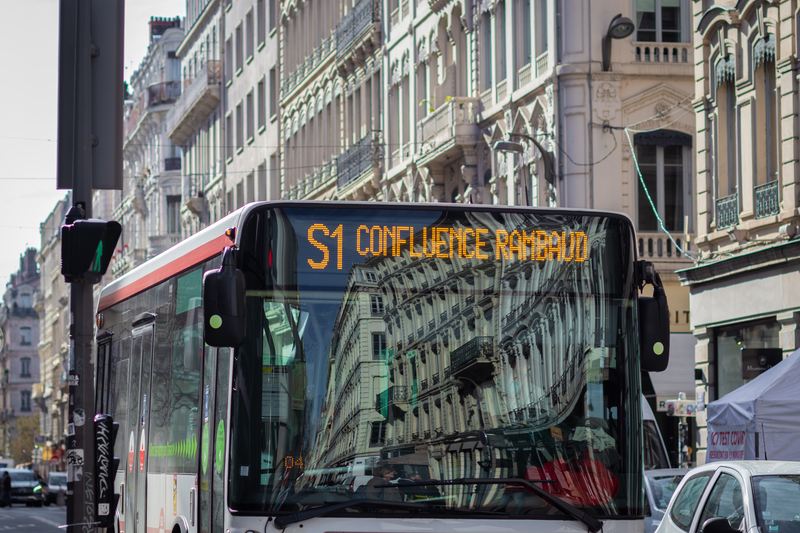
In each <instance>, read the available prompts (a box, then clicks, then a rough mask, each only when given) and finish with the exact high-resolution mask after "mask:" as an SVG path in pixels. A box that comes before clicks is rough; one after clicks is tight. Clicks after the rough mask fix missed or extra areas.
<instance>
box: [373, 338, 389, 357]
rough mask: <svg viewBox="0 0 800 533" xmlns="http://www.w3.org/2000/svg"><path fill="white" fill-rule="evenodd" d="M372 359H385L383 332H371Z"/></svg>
mask: <svg viewBox="0 0 800 533" xmlns="http://www.w3.org/2000/svg"><path fill="white" fill-rule="evenodd" d="M372 359H373V360H375V361H385V360H386V335H385V334H384V333H373V334H372Z"/></svg>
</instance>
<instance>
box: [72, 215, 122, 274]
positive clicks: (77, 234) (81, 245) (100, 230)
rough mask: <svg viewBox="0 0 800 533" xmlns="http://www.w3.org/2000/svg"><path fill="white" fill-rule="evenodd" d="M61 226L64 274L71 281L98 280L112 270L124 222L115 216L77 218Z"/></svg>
mask: <svg viewBox="0 0 800 533" xmlns="http://www.w3.org/2000/svg"><path fill="white" fill-rule="evenodd" d="M67 222H68V223H67V224H66V225H64V226H62V227H61V274H63V275H64V279H65V280H66V282H67V283H90V284H91V283H98V282H99V281H100V280H101V279H102V278H103V275H104V274H105V273H106V270H108V264H109V263H110V262H111V256H112V255H114V248H115V247H116V246H117V240H118V239H119V236H120V234H121V233H122V226H120V224H119V222H116V221H114V220H98V219H89V220H74V221H72V223H69V222H70V220H69V216H68V217H67Z"/></svg>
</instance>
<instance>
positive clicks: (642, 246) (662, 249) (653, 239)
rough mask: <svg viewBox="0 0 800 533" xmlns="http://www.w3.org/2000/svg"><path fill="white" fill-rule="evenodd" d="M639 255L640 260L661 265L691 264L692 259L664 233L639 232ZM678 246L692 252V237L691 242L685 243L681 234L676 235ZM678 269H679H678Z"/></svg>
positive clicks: (690, 236)
mask: <svg viewBox="0 0 800 533" xmlns="http://www.w3.org/2000/svg"><path fill="white" fill-rule="evenodd" d="M636 236H637V241H636V242H637V253H638V256H639V259H644V260H646V261H652V262H659V263H687V264H688V263H691V262H692V261H691V259H689V258H687V257H686V256H685V255H683V254H682V253H681V252H680V251H679V250H678V249H677V248H676V247H675V244H673V242H672V240H671V239H670V238H669V237H668V236H667V235H666V234H664V233H642V232H637V235H636ZM674 238H675V242H676V243H677V245H678V246H679V247H680V248H681V249H683V250H685V251H691V240H692V235H689V238H690V239H689V242H684V241H683V237H682V236H681V235H680V234H676V235H675V237H674ZM676 268H678V267H676Z"/></svg>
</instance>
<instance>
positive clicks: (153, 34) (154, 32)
mask: <svg viewBox="0 0 800 533" xmlns="http://www.w3.org/2000/svg"><path fill="white" fill-rule="evenodd" d="M180 27H181V19H180V17H175V18H174V19H169V18H165V17H150V41H151V42H152V41H157V40H159V39H160V38H161V36H162V35H163V34H164V32H165V31H167V30H168V29H170V28H180Z"/></svg>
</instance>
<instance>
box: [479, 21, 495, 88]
mask: <svg viewBox="0 0 800 533" xmlns="http://www.w3.org/2000/svg"><path fill="white" fill-rule="evenodd" d="M481 31H482V33H483V39H481V51H480V53H481V61H480V63H481V65H483V72H482V73H481V74H482V76H481V81H482V84H481V89H482V90H484V91H488V90H489V89H491V88H492V83H493V77H492V74H493V70H492V15H491V13H488V12H487V13H484V15H483V21H482V22H481Z"/></svg>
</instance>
